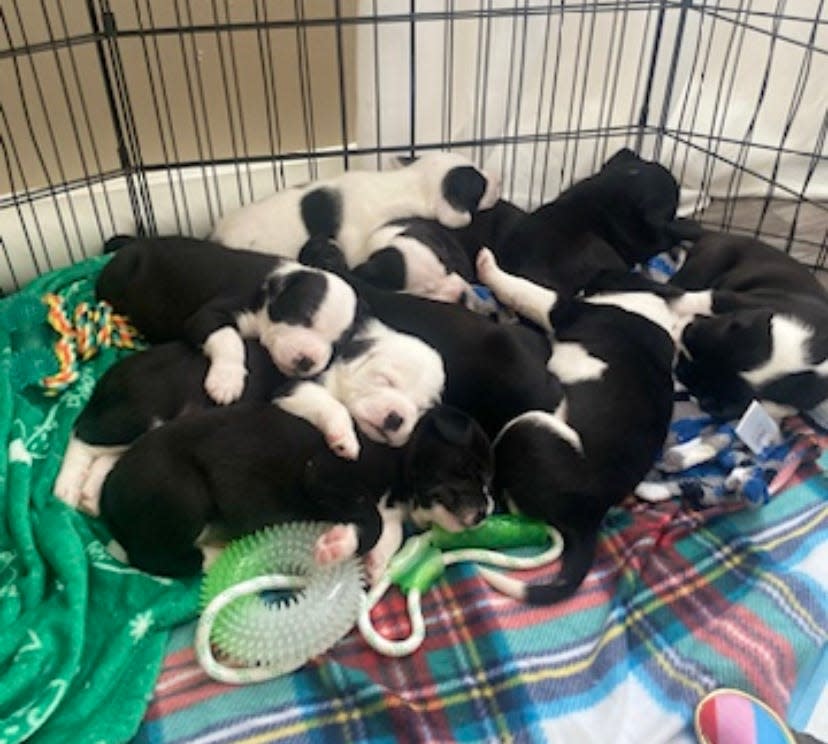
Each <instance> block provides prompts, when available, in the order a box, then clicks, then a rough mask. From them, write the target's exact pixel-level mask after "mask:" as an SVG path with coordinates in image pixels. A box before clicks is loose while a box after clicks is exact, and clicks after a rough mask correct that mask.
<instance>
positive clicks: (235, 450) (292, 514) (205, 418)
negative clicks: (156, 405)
mask: <svg viewBox="0 0 828 744" xmlns="http://www.w3.org/2000/svg"><path fill="white" fill-rule="evenodd" d="M361 445H362V446H361V454H360V457H359V459H358V460H356V461H354V462H351V461H347V460H343V459H341V458H338V457H336V456H335V455H334V454H333V453H331V452H330V450H329V449H328V447H327V446H326V444H325V442H324V441H323V439H322V437H321V436H320V434H319V432H318V431H317V430H316V429H315V428H314V427H313V426H311V425H309V424H307V423H306V422H304V421H302V420H300V419H297V418H295V417H293V416H291V415H290V414H288V413H285V412H284V411H281V410H280V409H278V408H276V407H275V406H272V405H270V404H237V405H234V406H229V407H221V408H212V409H210V410H207V411H204V412H201V413H198V414H195V415H192V416H184V417H180V418H178V419H176V420H175V421H172V422H171V423H169V424H166V425H165V426H162V427H159V428H157V429H154V430H152V431H150V432H148V433H147V434H144V435H143V436H142V437H140V438H139V439H138V440H137V441H136V442H135V444H134V445H133V446H132V447H131V448H130V449H129V450H127V452H126V453H125V454H124V455H123V456H122V457H121V458H120V460H118V462H117V464H116V465H115V467H114V468H113V469H112V470H111V472H110V473H109V475H108V476H107V478H106V480H105V481H104V484H103V491H102V494H101V516H102V517H103V519H104V521H105V523H106V524H107V525H108V527H109V529H110V531H111V533H112V536H113V538H114V539H115V540H116V541H117V542H118V543H119V544H120V545H121V546H122V547H123V548H124V549H125V551H126V554H127V557H128V559H129V562H130V563H131V564H132V565H134V566H136V567H137V568H140V569H142V570H145V571H148V572H150V573H154V574H162V575H168V576H187V575H193V574H197V573H198V572H199V571H200V570H201V568H202V561H203V555H202V552H201V550H200V549H199V547H197V542H198V540H199V537H200V536H201V535H202V533H203V531H204V530H205V529H206V528H208V527H209V528H210V529H211V530H215V529H217V530H219V531H220V532H221V533H222V534H223V535H224V536H225V537H227V538H231V537H233V536H236V535H242V534H246V533H250V532H253V531H255V530H258V529H260V528H263V527H265V526H268V525H271V524H275V523H280V522H289V521H296V520H312V521H324V522H333V523H335V526H334V527H332V528H331V530H329V531H328V532H326V533H325V534H324V535H322V537H321V538H320V539H319V541H318V542H317V545H316V549H315V553H314V555H315V559H316V560H317V562H318V563H320V564H325V563H330V562H333V561H337V560H341V559H344V558H346V557H348V556H350V555H353V554H354V552H356V553H358V554H360V555H366V554H368V555H367V557H366V564H367V568H368V572H369V574H370V576H371V577H372V578H376V577H378V576H379V575H381V574H382V572H383V571H384V568H385V565H386V563H387V561H388V559H389V558H390V556H391V555H393V553H394V552H396V550H397V549H398V548H399V545H400V543H401V541H402V529H401V520H402V516H403V515H404V514H406V513H412V514H413V515H414V516H418V517H419V518H420V519H421V520H423V521H434V522H436V523H437V524H440V525H441V526H443V527H445V528H446V529H449V530H458V529H462V528H464V527H468V526H472V525H474V524H476V523H477V522H479V521H480V520H482V519H483V518H484V517H485V516H486V515H487V514H489V513H490V512H491V507H492V501H491V497H490V495H489V490H488V485H489V481H490V479H491V476H492V462H491V449H490V443H489V440H488V439H487V437H486V436H485V434H484V433H483V432H482V430H481V429H480V428H479V427H478V426H477V425H476V424H475V423H474V421H473V420H471V419H470V418H469V417H468V416H466V415H464V414H462V413H460V412H459V411H455V410H452V409H448V408H445V407H443V406H438V407H436V408H433V409H431V410H430V411H429V412H428V413H427V414H426V415H425V416H423V417H422V419H421V420H420V421H419V422H418V424H417V426H416V428H415V430H414V432H413V433H412V436H411V438H410V440H409V442H408V444H407V445H406V446H405V447H404V448H399V449H393V448H389V447H387V446H384V445H379V444H375V443H373V442H371V441H370V440H365V441H364V442H362V443H361Z"/></svg>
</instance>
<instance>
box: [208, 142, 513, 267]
mask: <svg viewBox="0 0 828 744" xmlns="http://www.w3.org/2000/svg"><path fill="white" fill-rule="evenodd" d="M499 197H500V180H499V179H498V178H496V177H495V176H493V175H491V174H489V173H485V172H483V171H481V170H480V169H478V168H477V167H476V166H475V165H474V164H473V163H472V162H471V161H470V160H468V159H467V158H465V157H463V156H462V155H459V154H457V153H448V152H431V153H427V154H425V155H423V156H421V157H419V158H416V159H415V160H413V161H411V162H410V163H409V164H407V165H405V166H404V167H401V168H398V169H396V170H388V171H348V172H347V173H344V174H342V175H340V176H337V177H336V178H331V179H328V180H325V181H316V182H314V183H311V184H308V185H305V186H302V187H298V188H292V189H285V190H284V191H280V192H278V193H276V194H273V195H272V196H269V197H267V198H266V199H262V200H260V201H257V202H254V203H253V204H248V205H246V206H243V207H240V208H239V209H237V210H236V211H234V212H231V213H230V214H228V215H226V216H225V217H223V218H222V219H221V220H219V222H218V223H217V224H216V225H215V227H214V228H213V232H212V239H213V240H216V241H218V242H219V243H223V244H224V245H227V246H229V247H231V248H248V249H251V250H255V251H260V252H262V253H270V254H276V255H281V256H287V257H289V258H296V257H297V256H298V255H299V251H300V250H301V249H302V246H303V245H304V244H305V242H306V241H307V240H308V238H311V237H315V236H320V237H327V238H332V239H334V240H336V242H337V243H338V244H339V245H340V247H341V248H342V251H343V253H344V255H345V260H346V261H347V263H348V265H349V266H352V267H353V266H356V265H357V264H360V263H363V262H364V261H365V259H366V258H367V257H368V256H367V254H366V253H365V250H366V241H367V239H368V236H369V235H371V233H373V232H374V231H375V230H377V229H378V228H379V227H381V226H382V225H385V224H387V223H389V222H392V221H393V220H397V219H401V218H408V217H423V218H425V219H433V220H437V221H438V222H439V223H440V224H441V225H444V226H446V227H450V228H458V227H463V226H465V225H468V224H469V222H470V221H471V219H472V215H473V214H474V213H475V212H477V211H478V210H482V209H488V208H490V207H491V206H493V205H494V204H495V202H496V201H497V200H498V198H499Z"/></svg>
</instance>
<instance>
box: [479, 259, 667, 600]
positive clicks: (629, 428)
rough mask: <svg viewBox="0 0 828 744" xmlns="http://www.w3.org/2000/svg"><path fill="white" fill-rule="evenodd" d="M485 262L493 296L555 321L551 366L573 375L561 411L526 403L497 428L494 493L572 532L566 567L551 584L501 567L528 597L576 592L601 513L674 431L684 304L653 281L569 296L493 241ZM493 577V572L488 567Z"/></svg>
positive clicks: (500, 581) (505, 581)
mask: <svg viewBox="0 0 828 744" xmlns="http://www.w3.org/2000/svg"><path fill="white" fill-rule="evenodd" d="M477 269H478V274H479V275H480V278H481V280H482V281H484V283H486V284H487V285H488V286H489V288H490V289H491V290H492V291H493V292H494V294H495V296H496V297H497V298H498V300H500V301H501V302H503V303H504V304H506V305H507V306H509V307H511V308H512V309H513V310H515V311H517V312H518V313H520V314H524V315H526V316H528V317H529V319H530V320H532V321H533V322H534V323H536V324H538V325H540V326H544V327H545V328H546V329H547V330H548V331H550V332H551V331H552V330H553V318H554V319H555V322H554V334H555V340H554V343H553V345H552V354H551V357H550V359H549V363H548V365H547V366H548V369H549V370H550V372H552V373H554V374H555V375H557V377H558V378H559V379H560V381H561V383H562V384H563V389H564V403H563V404H562V405H561V407H560V409H559V410H558V411H556V412H555V413H548V412H545V411H533V410H530V411H527V412H526V413H524V414H523V415H521V416H517V417H515V418H514V419H512V420H511V421H510V422H508V423H507V424H506V426H504V428H503V429H502V431H501V432H500V434H499V435H498V437H497V438H496V439H495V494H496V496H499V497H501V498H502V499H504V500H506V501H507V502H510V503H511V504H513V505H514V506H516V507H517V508H518V509H519V510H520V511H521V512H524V513H526V514H528V515H529V516H533V517H536V518H538V519H543V520H545V521H547V522H549V523H550V524H552V525H554V526H555V527H557V528H558V529H559V530H560V531H561V533H562V535H563V537H564V552H563V555H562V565H561V570H560V572H559V573H558V575H557V576H556V577H555V580H554V581H553V582H552V583H549V584H538V585H529V586H527V585H526V584H524V583H522V582H518V581H515V580H512V579H509V578H508V577H502V576H499V577H498V578H497V579H496V584H495V585H496V586H498V588H500V589H501V590H503V591H505V592H507V593H509V594H511V595H512V596H515V597H517V598H520V599H524V600H526V601H528V602H530V603H535V604H546V603H550V602H555V601H558V600H561V599H564V598H565V597H568V596H570V595H571V594H573V593H574V592H575V591H576V589H577V588H578V586H580V584H581V582H582V581H583V579H584V577H585V576H586V573H587V572H588V571H589V568H590V566H591V565H592V562H593V560H594V555H595V546H596V541H597V537H598V532H599V529H600V526H601V522H602V521H603V519H604V516H605V515H606V513H607V511H608V510H609V508H610V507H611V506H613V505H615V504H618V503H620V502H621V501H622V500H623V499H624V498H625V497H626V496H627V495H628V494H630V493H632V491H633V489H634V488H635V487H636V486H637V485H638V484H639V483H640V482H641V480H642V479H643V478H644V476H645V475H646V474H647V472H648V471H649V470H650V468H651V467H652V465H653V462H654V461H655V459H656V457H657V456H658V453H659V451H660V449H661V447H662V445H663V443H664V439H665V437H666V435H667V430H668V427H669V424H670V419H671V415H672V410H673V376H672V363H673V357H674V354H675V345H674V342H673V338H672V336H671V331H672V329H673V326H674V317H675V316H674V313H673V311H672V310H671V308H670V306H669V304H668V302H667V301H665V300H664V299H663V298H661V297H659V296H657V295H655V294H652V293H647V292H643V291H636V292H628V293H624V292H618V293H597V294H594V295H592V296H590V297H588V298H586V299H583V300H571V301H569V302H568V303H567V307H566V313H565V316H564V318H565V319H564V321H563V322H559V321H558V320H557V318H555V315H556V313H555V311H556V306H557V304H558V302H559V297H558V295H557V294H556V293H555V292H554V291H553V290H550V289H547V288H544V287H541V286H539V285H535V284H533V283H532V282H530V281H529V280H527V279H525V278H522V277H516V276H514V275H509V274H507V273H505V272H503V271H501V270H500V269H499V268H498V267H497V264H496V262H495V259H494V256H493V255H492V254H491V253H490V252H489V251H481V253H480V255H479V256H478V261H477ZM490 580H491V579H490Z"/></svg>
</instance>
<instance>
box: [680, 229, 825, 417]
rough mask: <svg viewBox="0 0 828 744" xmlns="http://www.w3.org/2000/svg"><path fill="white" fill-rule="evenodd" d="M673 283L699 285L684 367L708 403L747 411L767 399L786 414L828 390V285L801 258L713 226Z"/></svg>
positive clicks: (721, 410)
mask: <svg viewBox="0 0 828 744" xmlns="http://www.w3.org/2000/svg"><path fill="white" fill-rule="evenodd" d="M671 284H673V285H674V286H677V287H681V288H684V289H687V290H695V292H694V300H693V303H692V308H693V309H695V311H696V312H698V313H699V317H697V318H696V319H695V320H694V321H693V322H692V323H690V324H689V325H687V326H686V328H685V329H684V332H683V334H682V337H681V346H682V350H683V354H682V356H681V357H680V359H679V363H678V365H677V367H676V372H677V375H678V377H679V379H680V380H681V381H682V382H683V383H684V384H685V385H686V386H687V387H688V389H689V390H690V391H691V392H693V393H694V394H695V395H696V396H697V398H698V399H699V404H700V405H701V407H702V408H704V409H705V410H706V411H708V412H709V413H711V414H714V415H716V416H719V417H721V418H724V419H732V418H738V417H739V416H741V414H742V413H744V411H745V409H746V408H747V406H748V405H749V404H750V402H751V400H753V399H759V400H760V401H762V402H763V403H764V404H765V405H766V406H767V407H768V409H769V410H770V412H771V413H773V414H775V415H778V416H780V417H781V416H784V415H786V414H790V413H793V412H795V411H797V410H801V411H808V410H810V409H812V408H815V407H816V406H818V405H819V404H820V403H822V402H823V401H825V400H826V399H828V291H826V290H825V288H824V287H823V286H822V285H821V284H820V283H819V281H818V280H817V279H816V277H815V276H814V275H813V274H812V273H811V272H810V271H808V270H807V269H806V268H805V267H804V266H802V265H801V264H799V263H798V262H797V261H796V260H795V259H793V258H792V257H790V256H788V255H787V254H785V253H783V252H782V251H779V250H777V249H776V248H773V247H771V246H769V245H766V244H764V243H761V242H760V241H758V240H755V239H753V238H749V237H740V236H735V235H726V234H723V233H706V234H705V235H704V236H703V237H702V238H701V239H700V240H698V241H697V242H696V243H695V244H694V245H693V246H692V247H691V248H690V249H689V250H688V254H687V259H686V261H685V263H684V265H683V266H682V267H681V269H680V270H679V271H678V272H677V273H676V274H675V276H674V277H673V278H672V279H671Z"/></svg>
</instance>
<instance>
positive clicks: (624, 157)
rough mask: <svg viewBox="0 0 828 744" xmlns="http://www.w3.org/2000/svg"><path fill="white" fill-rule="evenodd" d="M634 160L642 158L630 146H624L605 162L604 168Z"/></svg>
mask: <svg viewBox="0 0 828 744" xmlns="http://www.w3.org/2000/svg"><path fill="white" fill-rule="evenodd" d="M634 160H641V158H639V157H638V155H636V154H635V153H634V152H633V151H632V150H630V148H629V147H622V148H621V149H620V150H619V151H618V152H617V153H615V155H613V156H612V157H611V158H610V159H609V160H607V162H606V163H604V165H603V167H602V170H603V168H607V167H613V166H619V165H624V164H625V163H629V162H631V161H634Z"/></svg>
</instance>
